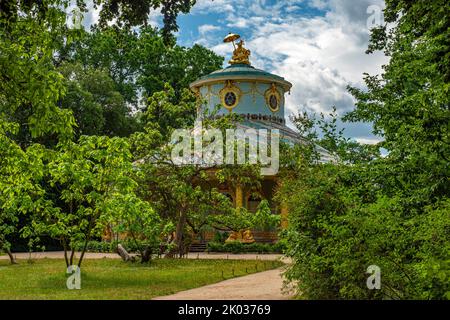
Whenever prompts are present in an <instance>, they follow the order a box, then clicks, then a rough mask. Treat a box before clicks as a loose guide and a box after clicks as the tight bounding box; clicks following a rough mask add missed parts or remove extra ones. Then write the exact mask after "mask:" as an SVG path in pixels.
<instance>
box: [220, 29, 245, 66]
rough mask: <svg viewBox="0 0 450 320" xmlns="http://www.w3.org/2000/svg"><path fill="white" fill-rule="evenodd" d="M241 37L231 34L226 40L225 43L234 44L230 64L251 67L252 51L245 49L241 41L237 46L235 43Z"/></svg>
mask: <svg viewBox="0 0 450 320" xmlns="http://www.w3.org/2000/svg"><path fill="white" fill-rule="evenodd" d="M240 37H241V36H240V35H238V34H234V33H229V34H228V35H227V36H226V37H225V38H224V39H223V42H231V43H233V47H234V51H233V57H232V58H231V60H230V61H229V63H230V64H241V63H243V64H248V65H250V60H249V57H250V50H248V49H246V48H244V41H243V40H241V41H239V42H238V43H237V44H235V41H236V40H237V39H239V38H240Z"/></svg>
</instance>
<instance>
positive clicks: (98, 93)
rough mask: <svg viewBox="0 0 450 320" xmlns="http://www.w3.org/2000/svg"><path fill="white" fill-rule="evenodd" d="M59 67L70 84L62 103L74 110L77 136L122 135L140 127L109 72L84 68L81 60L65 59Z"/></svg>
mask: <svg viewBox="0 0 450 320" xmlns="http://www.w3.org/2000/svg"><path fill="white" fill-rule="evenodd" d="M59 71H60V72H61V74H62V75H63V76H64V79H65V85H66V87H67V92H66V94H65V96H64V98H63V99H62V100H61V105H62V106H64V107H65V108H68V109H71V110H72V112H73V114H74V117H75V119H76V123H77V126H76V131H77V133H78V136H80V135H100V136H101V135H107V136H122V137H123V136H128V135H130V134H131V133H132V132H134V131H136V130H137V128H138V125H137V121H136V119H135V118H133V117H132V116H131V115H130V110H129V108H128V107H127V105H126V101H125V100H124V98H123V97H122V95H121V93H120V92H118V91H116V89H115V88H116V84H115V83H114V81H113V80H112V79H111V78H110V77H109V75H108V73H107V72H105V71H102V70H99V69H92V68H90V67H87V68H83V67H82V66H81V65H80V64H79V63H77V64H70V63H63V64H62V65H61V66H60V67H59Z"/></svg>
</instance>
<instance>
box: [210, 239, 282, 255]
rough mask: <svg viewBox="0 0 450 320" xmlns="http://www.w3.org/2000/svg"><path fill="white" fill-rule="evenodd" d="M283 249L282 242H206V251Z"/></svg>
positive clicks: (272, 250)
mask: <svg viewBox="0 0 450 320" xmlns="http://www.w3.org/2000/svg"><path fill="white" fill-rule="evenodd" d="M284 249H285V244H284V242H277V243H273V244H272V243H257V242H254V243H241V242H239V241H230V242H227V243H220V242H215V241H211V242H208V245H207V248H206V251H208V252H231V253H283V251H284Z"/></svg>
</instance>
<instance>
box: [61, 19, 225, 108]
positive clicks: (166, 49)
mask: <svg viewBox="0 0 450 320" xmlns="http://www.w3.org/2000/svg"><path fill="white" fill-rule="evenodd" d="M63 61H70V62H72V63H80V64H81V65H82V66H83V67H84V68H89V67H90V68H93V69H101V70H105V71H107V72H108V73H109V76H110V77H111V78H112V79H113V80H114V82H115V85H116V90H117V91H119V92H120V93H121V94H122V96H123V97H124V99H125V101H126V102H127V103H129V104H130V105H131V106H132V108H133V109H134V111H137V110H140V109H142V106H143V105H144V106H146V105H147V103H146V99H148V98H149V97H151V96H152V95H153V94H154V93H156V92H159V91H162V90H164V86H165V83H169V84H170V85H171V87H172V88H173V89H174V90H175V99H176V100H174V101H173V102H174V103H177V102H180V101H182V99H181V96H182V92H183V90H185V89H187V88H188V85H189V83H191V82H192V81H194V80H195V79H197V78H199V77H200V76H203V75H206V74H208V73H210V72H212V71H214V70H217V69H218V68H220V67H221V66H222V63H223V58H222V57H219V56H217V55H216V54H215V53H213V52H212V51H211V50H208V49H206V48H205V47H202V46H199V45H194V46H193V47H192V48H185V47H180V46H178V45H166V44H164V41H163V39H162V37H161V36H160V35H159V34H158V31H157V29H155V28H153V27H150V26H148V27H141V28H140V29H139V30H138V31H135V30H132V29H129V28H118V27H116V26H111V27H108V28H106V27H105V28H94V29H93V30H92V32H91V33H87V32H86V33H84V36H83V37H82V38H81V39H80V41H77V42H73V43H71V44H70V45H69V46H66V47H65V48H64V49H63V50H61V54H60V56H59V63H62V62H63ZM140 98H142V103H140V101H139V99H140ZM144 108H145V107H144Z"/></svg>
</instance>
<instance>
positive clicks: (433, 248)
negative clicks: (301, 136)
mask: <svg viewBox="0 0 450 320" xmlns="http://www.w3.org/2000/svg"><path fill="white" fill-rule="evenodd" d="M449 16H450V15H449V14H448V6H447V5H446V3H445V1H432V2H430V3H425V2H420V1H412V2H405V1H396V0H391V1H386V10H385V18H386V21H387V22H395V25H394V26H390V27H391V28H392V29H390V30H389V29H388V28H387V27H381V28H377V29H374V30H373V31H372V38H371V43H370V45H369V50H368V52H369V53H370V52H373V51H374V50H384V52H385V53H386V54H387V55H388V56H389V57H390V61H389V64H388V65H387V66H385V67H384V73H383V74H382V75H380V76H369V75H366V77H365V81H366V85H367V90H364V89H360V88H350V92H351V93H352V94H353V95H354V96H355V97H356V99H357V103H356V109H355V110H354V111H352V112H350V113H349V114H348V115H347V116H346V117H345V119H347V120H350V121H366V122H372V123H373V126H374V130H375V133H377V134H379V135H380V136H381V137H382V138H383V139H384V141H383V142H381V143H380V144H379V146H380V147H384V148H385V149H386V150H387V151H388V154H387V155H386V156H385V157H376V156H375V157H372V156H371V157H366V155H367V153H362V154H361V155H363V157H358V158H356V160H357V161H353V160H352V159H346V158H345V154H346V153H347V154H352V152H353V150H355V149H352V147H351V146H349V145H346V144H345V143H342V140H341V138H340V134H339V132H337V131H336V130H335V128H336V127H335V123H333V122H331V123H329V124H325V125H322V126H321V129H322V130H324V131H325V133H326V134H325V136H324V139H323V140H322V141H320V140H319V141H317V140H316V142H317V143H318V144H320V143H321V142H322V143H325V144H323V145H324V146H326V147H328V148H330V149H331V150H332V151H334V152H336V151H339V150H340V149H341V147H342V149H341V151H339V152H337V154H338V155H339V156H340V157H341V160H344V161H340V162H337V163H329V164H318V163H317V162H316V161H315V159H314V157H309V155H310V154H308V153H306V154H303V155H302V156H299V154H297V156H295V152H292V153H291V154H290V157H289V158H288V159H287V161H286V162H287V163H289V164H290V167H289V168H288V169H289V170H286V172H284V173H283V179H282V180H283V181H282V188H281V189H280V190H279V193H278V196H279V198H280V199H282V200H283V201H285V202H286V203H287V204H288V207H289V212H290V216H289V223H290V225H289V228H288V230H287V232H286V234H285V240H286V241H287V244H288V250H287V254H288V255H289V256H291V257H292V258H293V262H294V263H293V265H292V266H291V267H290V269H289V270H288V272H287V273H286V276H287V278H288V280H291V281H294V280H295V281H296V283H297V287H298V293H299V295H301V296H302V297H304V298H317V299H342V298H344V299H448V297H449V292H450V290H449V284H450V283H449V280H448V279H449V270H450V269H449V252H450V246H449V241H448V234H449V230H450V219H449V218H450V210H449V190H450V189H449V188H448V183H449V166H448V161H449V160H448V156H447V155H448V154H449V151H450V150H449V143H448V142H449V141H448V138H449V135H448V129H449V126H448V123H449V121H450V112H449V109H448V105H449V97H450V95H449V83H448V80H449V72H448V71H449V66H450V64H449V59H448V57H449V55H448V52H449V50H448V49H449V42H448V39H449V37H448V36H449ZM302 124H304V123H302ZM304 127H306V128H308V126H307V125H306V126H304ZM356 150H357V149H356ZM294 151H299V149H297V150H294ZM362 151H364V150H362ZM342 155H344V156H342ZM353 159H355V158H354V157H353ZM349 163H352V165H349ZM369 265H377V266H379V267H380V269H381V289H380V290H368V288H367V287H366V279H367V277H368V274H366V273H365V272H366V269H367V267H368V266H369Z"/></svg>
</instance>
